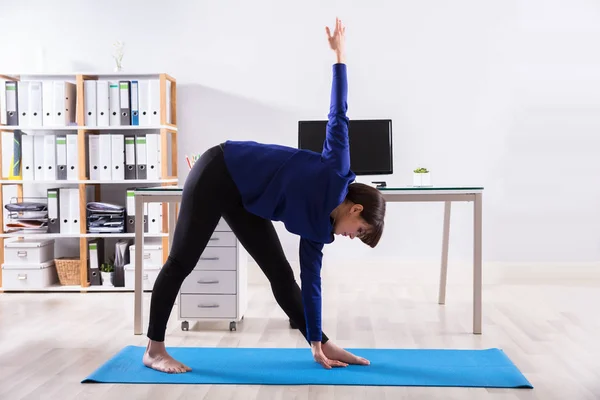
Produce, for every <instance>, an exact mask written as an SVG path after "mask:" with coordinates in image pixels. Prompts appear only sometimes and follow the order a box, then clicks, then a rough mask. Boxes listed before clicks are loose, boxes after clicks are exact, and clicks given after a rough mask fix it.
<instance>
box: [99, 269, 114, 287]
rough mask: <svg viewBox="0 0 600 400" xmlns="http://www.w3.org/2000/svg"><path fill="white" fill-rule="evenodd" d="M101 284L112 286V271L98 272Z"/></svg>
mask: <svg viewBox="0 0 600 400" xmlns="http://www.w3.org/2000/svg"><path fill="white" fill-rule="evenodd" d="M100 275H101V276H102V286H113V272H100Z"/></svg>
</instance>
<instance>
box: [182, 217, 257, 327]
mask: <svg viewBox="0 0 600 400" xmlns="http://www.w3.org/2000/svg"><path fill="white" fill-rule="evenodd" d="M247 264H248V255H247V253H246V251H245V249H244V248H243V247H242V245H241V244H240V243H239V241H238V240H237V238H236V237H235V234H234V233H233V232H232V231H231V229H230V228H229V226H228V225H227V223H226V222H225V221H224V220H223V219H221V220H220V221H219V224H218V225H217V228H216V229H215V231H214V232H213V234H212V236H211V238H210V240H209V241H208V245H207V247H206V249H205V250H204V252H203V253H202V255H201V256H200V259H199V260H198V263H197V264H196V266H195V267H194V270H193V271H192V272H191V273H190V275H188V276H187V278H186V279H185V280H184V281H183V284H182V285H181V289H180V291H179V295H178V305H179V307H178V308H179V311H178V314H179V320H180V321H181V329H182V330H184V331H187V330H188V329H189V323H190V321H196V322H201V321H220V320H225V321H229V330H231V331H235V330H236V326H237V323H238V322H239V321H241V320H242V319H243V318H244V314H245V313H246V309H247V306H248V290H247V286H248V273H247Z"/></svg>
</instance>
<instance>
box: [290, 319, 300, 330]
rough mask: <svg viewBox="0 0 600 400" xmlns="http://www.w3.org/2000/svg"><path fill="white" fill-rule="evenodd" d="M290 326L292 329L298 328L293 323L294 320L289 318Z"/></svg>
mask: <svg viewBox="0 0 600 400" xmlns="http://www.w3.org/2000/svg"><path fill="white" fill-rule="evenodd" d="M290 328H292V329H298V325H296V324H295V323H294V321H292V320H291V319H290Z"/></svg>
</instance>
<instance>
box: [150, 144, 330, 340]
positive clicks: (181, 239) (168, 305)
mask: <svg viewBox="0 0 600 400" xmlns="http://www.w3.org/2000/svg"><path fill="white" fill-rule="evenodd" d="M222 146H224V145H219V146H215V147H213V148H211V149H209V150H208V151H206V152H205V153H204V154H203V155H202V156H201V157H200V159H198V161H196V163H195V164H194V166H193V167H192V170H191V171H190V174H189V176H188V177H187V180H186V181H185V185H184V187H183V192H182V198H181V207H180V211H179V217H178V219H177V225H176V227H175V232H174V235H173V243H172V247H171V251H170V253H169V257H168V258H167V262H166V263H165V265H164V266H163V268H162V269H161V271H160V273H159V274H158V277H157V279H156V282H155V284H154V288H153V291H152V299H151V301H150V323H149V326H148V338H149V339H151V340H155V341H159V342H162V341H164V340H165V330H166V328H167V321H168V319H169V316H170V314H171V310H172V309H173V304H175V299H176V298H177V293H178V292H179V289H180V287H181V285H182V283H183V281H184V280H185V278H186V277H187V276H188V275H189V274H190V273H191V272H192V271H193V269H194V267H195V266H196V263H197V262H198V260H199V259H200V256H201V255H202V252H203V251H204V249H205V248H206V245H207V243H208V241H209V239H210V237H211V236H212V234H213V232H214V230H215V228H216V226H217V224H218V222H219V219H220V218H221V216H222V217H223V218H224V219H225V221H226V222H227V224H228V225H229V227H230V228H231V230H232V231H233V233H234V234H235V235H236V237H237V238H238V240H239V241H240V243H241V244H242V246H244V248H245V249H246V250H247V251H248V254H249V255H250V256H251V257H252V258H253V259H254V260H255V261H256V262H257V263H258V265H259V267H260V268H261V269H262V271H263V272H264V274H265V275H266V277H267V279H268V280H269V282H270V284H271V289H272V290H273V294H274V295H275V299H276V300H277V303H278V304H279V306H280V307H281V308H282V309H283V311H284V312H285V313H286V314H287V316H288V317H289V318H290V320H291V321H292V322H293V323H294V324H295V325H296V326H297V327H298V329H299V330H300V331H301V332H302V334H303V335H304V337H305V338H306V320H305V317H304V308H303V303H302V296H301V291H300V287H299V286H298V284H297V283H296V280H295V278H294V272H293V271H292V267H291V266H290V264H289V262H288V261H287V259H286V258H285V255H284V253H283V248H282V247H281V243H280V241H279V237H278V236H277V232H276V231H275V228H274V227H273V223H272V222H271V221H270V220H266V219H264V218H261V217H258V216H257V215H255V214H251V213H250V212H248V211H247V210H246V209H245V208H244V206H243V204H242V198H241V195H240V193H239V191H238V189H237V187H236V185H235V183H234V182H233V180H232V178H231V176H230V175H229V172H228V170H227V167H226V165H225V160H224V157H223V148H222ZM327 340H328V338H327V336H326V335H325V334H323V337H322V341H321V342H322V343H326V342H327ZM307 341H308V340H307Z"/></svg>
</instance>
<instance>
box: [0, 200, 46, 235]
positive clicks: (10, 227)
mask: <svg viewBox="0 0 600 400" xmlns="http://www.w3.org/2000/svg"><path fill="white" fill-rule="evenodd" d="M4 208H6V209H7V210H8V219H7V221H6V231H7V233H13V232H20V231H22V232H27V233H46V232H47V231H48V205H47V204H46V203H38V202H30V201H24V202H17V203H9V204H6V205H5V206H4Z"/></svg>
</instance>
